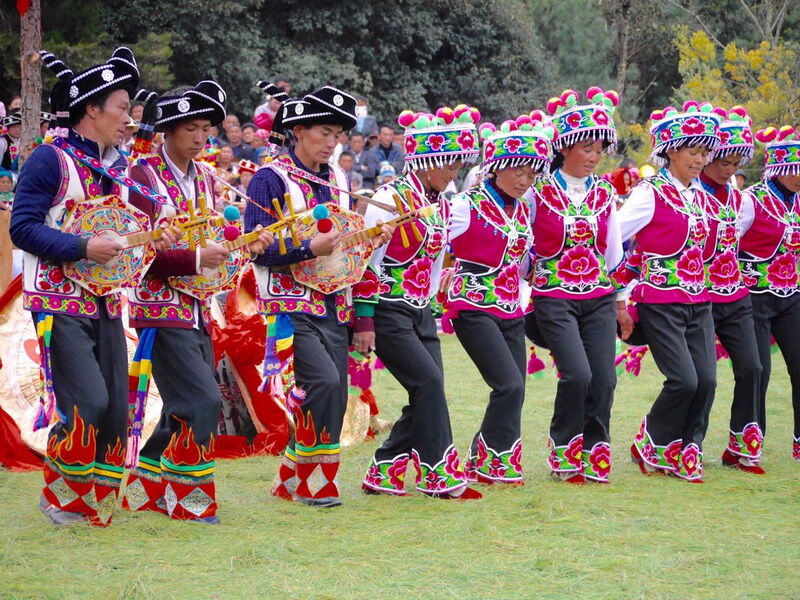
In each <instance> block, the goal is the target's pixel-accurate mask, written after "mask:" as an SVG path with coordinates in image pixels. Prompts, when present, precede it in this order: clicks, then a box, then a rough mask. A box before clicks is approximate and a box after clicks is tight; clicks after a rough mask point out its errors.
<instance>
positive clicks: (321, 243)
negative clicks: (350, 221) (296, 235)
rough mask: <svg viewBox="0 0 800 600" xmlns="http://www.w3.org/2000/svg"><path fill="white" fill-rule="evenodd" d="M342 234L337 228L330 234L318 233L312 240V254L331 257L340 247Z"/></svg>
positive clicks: (329, 232)
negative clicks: (337, 247)
mask: <svg viewBox="0 0 800 600" xmlns="http://www.w3.org/2000/svg"><path fill="white" fill-rule="evenodd" d="M341 237H342V234H340V233H339V230H338V229H336V228H335V227H334V228H333V229H331V230H330V231H328V232H325V233H318V234H317V235H315V236H314V237H313V238H311V252H313V254H314V256H330V255H331V254H333V251H334V250H335V249H336V246H338V245H339V242H340V241H341Z"/></svg>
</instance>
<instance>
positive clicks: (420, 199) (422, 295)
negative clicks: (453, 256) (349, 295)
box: [378, 175, 445, 308]
mask: <svg viewBox="0 0 800 600" xmlns="http://www.w3.org/2000/svg"><path fill="white" fill-rule="evenodd" d="M390 186H391V187H392V188H394V189H395V190H397V192H398V193H399V195H400V197H401V198H405V192H406V191H410V192H411V194H412V198H413V202H414V205H413V206H408V207H407V208H408V209H409V210H414V209H417V208H421V207H423V206H427V205H428V204H429V203H428V201H427V199H426V198H425V197H424V195H420V194H419V192H418V190H416V189H414V187H412V185H410V182H409V181H408V176H407V175H406V176H404V177H400V178H399V179H395V180H394V181H393V182H392V183H391V184H390ZM415 224H416V227H417V230H418V231H419V232H420V233H421V234H422V236H423V240H422V243H421V244H420V246H419V249H418V250H417V252H416V254H414V255H413V256H412V257H410V258H408V259H407V260H403V261H400V260H395V259H393V258H392V257H390V256H389V255H388V253H387V256H386V257H385V258H384V259H383V261H382V262H381V265H380V273H379V277H380V285H379V288H378V292H379V294H380V297H381V298H383V299H384V300H390V301H398V300H399V301H403V302H405V303H406V304H409V305H411V306H414V307H417V308H422V307H425V306H428V305H429V304H430V299H431V295H432V293H433V290H431V279H432V276H433V267H434V264H435V263H436V259H437V258H438V257H439V255H440V254H441V253H442V251H443V250H444V245H445V223H444V218H443V216H442V212H441V209H440V210H439V211H437V212H436V213H435V214H433V215H432V216H430V217H426V218H424V219H418V220H416V221H415ZM395 235H398V236H399V235H400V233H399V232H396V233H395Z"/></svg>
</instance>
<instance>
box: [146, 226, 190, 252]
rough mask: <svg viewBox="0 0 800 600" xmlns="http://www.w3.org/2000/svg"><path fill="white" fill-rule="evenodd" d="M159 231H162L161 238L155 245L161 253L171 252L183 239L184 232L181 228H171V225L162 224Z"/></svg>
mask: <svg viewBox="0 0 800 600" xmlns="http://www.w3.org/2000/svg"><path fill="white" fill-rule="evenodd" d="M158 229H159V230H160V231H161V237H160V238H159V239H157V240H156V241H155V242H153V245H154V246H155V247H156V250H158V251H159V252H163V251H164V250H169V249H170V248H172V247H173V246H174V245H175V244H176V243H177V241H178V240H179V239H181V237H183V232H182V231H181V230H180V228H179V227H175V226H174V225H173V226H170V225H169V223H166V222H165V223H161V225H159V227H158Z"/></svg>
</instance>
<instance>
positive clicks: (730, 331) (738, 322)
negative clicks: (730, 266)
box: [711, 296, 761, 433]
mask: <svg viewBox="0 0 800 600" xmlns="http://www.w3.org/2000/svg"><path fill="white" fill-rule="evenodd" d="M711 313H712V315H713V317H714V330H715V331H716V333H717V337H718V338H719V341H720V343H721V344H722V346H723V347H724V348H725V350H727V351H728V354H729V355H730V357H731V363H732V364H733V378H734V382H735V383H734V387H733V402H732V403H731V421H730V430H731V431H732V432H735V433H740V432H741V431H742V430H743V429H744V427H745V425H748V424H749V423H759V409H758V406H759V394H760V390H761V360H760V357H759V355H758V345H757V342H756V330H755V325H754V322H753V304H752V302H751V300H750V296H745V297H744V298H741V299H739V300H736V301H734V302H724V303H714V304H713V305H712V308H711Z"/></svg>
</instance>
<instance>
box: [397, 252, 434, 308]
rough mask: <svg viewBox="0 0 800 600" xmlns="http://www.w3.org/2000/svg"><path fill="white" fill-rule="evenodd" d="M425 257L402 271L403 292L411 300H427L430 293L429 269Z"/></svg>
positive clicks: (429, 262)
mask: <svg viewBox="0 0 800 600" xmlns="http://www.w3.org/2000/svg"><path fill="white" fill-rule="evenodd" d="M432 266H433V261H431V259H430V258H428V257H427V256H425V257H423V258H418V259H417V260H415V261H414V262H413V263H411V265H410V266H409V267H408V268H407V269H406V270H405V271H403V283H402V286H403V290H405V292H406V293H407V294H408V295H409V296H411V297H412V298H428V297H430V293H431V267H432Z"/></svg>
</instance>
